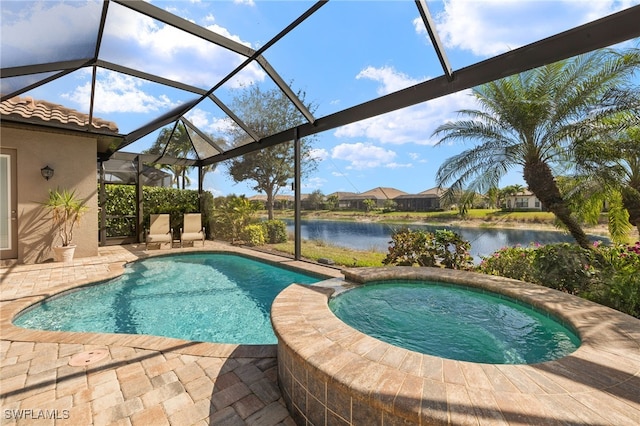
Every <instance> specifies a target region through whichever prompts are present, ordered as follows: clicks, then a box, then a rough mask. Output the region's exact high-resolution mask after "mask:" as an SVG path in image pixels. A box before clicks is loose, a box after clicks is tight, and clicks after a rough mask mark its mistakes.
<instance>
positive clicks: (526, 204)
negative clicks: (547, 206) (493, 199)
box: [505, 191, 543, 211]
mask: <svg viewBox="0 0 640 426" xmlns="http://www.w3.org/2000/svg"><path fill="white" fill-rule="evenodd" d="M505 204H506V207H507V209H508V210H540V211H542V210H543V206H542V203H541V202H540V200H538V198H537V197H536V196H535V195H533V193H532V192H531V191H522V192H518V193H517V194H514V195H509V196H508V197H506V199H505Z"/></svg>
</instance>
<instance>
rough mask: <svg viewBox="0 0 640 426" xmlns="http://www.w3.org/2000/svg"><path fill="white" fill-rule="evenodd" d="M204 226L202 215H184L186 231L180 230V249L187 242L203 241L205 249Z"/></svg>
mask: <svg viewBox="0 0 640 426" xmlns="http://www.w3.org/2000/svg"><path fill="white" fill-rule="evenodd" d="M204 237H205V233H204V226H202V215H201V214H200V213H185V214H184V229H183V228H180V247H182V244H183V243H184V242H185V241H202V247H204Z"/></svg>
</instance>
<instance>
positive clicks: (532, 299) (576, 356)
mask: <svg viewBox="0 0 640 426" xmlns="http://www.w3.org/2000/svg"><path fill="white" fill-rule="evenodd" d="M344 274H345V277H346V281H341V280H329V281H325V282H322V283H319V284H316V285H313V286H310V287H303V286H298V285H292V286H290V287H288V288H287V289H285V290H284V291H283V292H282V293H280V295H278V296H277V298H276V300H275V301H274V304H273V308H272V322H273V326H274V330H275V333H276V336H277V337H278V375H279V380H280V387H281V390H282V394H283V397H284V399H285V401H286V402H287V405H288V407H289V411H290V412H291V415H292V417H293V418H294V419H295V420H296V421H297V422H298V424H308V423H307V422H310V423H312V424H330V425H331V424H367V425H375V424H378V425H382V424H396V423H410V424H462V423H474V424H475V423H481V424H482V423H500V422H503V423H511V422H513V423H525V424H545V423H554V422H569V423H571V422H573V423H576V424H583V423H585V422H586V423H593V422H595V423H598V424H634V422H635V421H636V420H637V418H639V417H638V416H640V401H639V400H638V395H640V380H639V379H638V377H639V376H640V355H639V354H640V320H637V319H635V318H632V317H630V316H627V315H624V314H622V313H620V312H617V311H614V310H612V309H609V308H606V307H603V306H600V305H597V304H594V303H591V302H588V301H586V300H582V299H579V298H576V297H573V296H570V295H567V294H564V293H560V292H558V291H555V290H552V289H548V288H544V287H540V286H535V285H532V284H527V283H523V282H519V281H515V280H509V279H505V278H500V277H493V276H488V275H482V274H475V273H469V272H462V271H452V270H443V269H433V268H411V267H389V268H361V269H351V270H346V271H344ZM384 280H419V281H436V282H446V283H453V284H459V285H465V286H469V287H473V288H476V289H484V290H488V291H491V292H494V293H497V294H501V295H505V296H508V297H510V298H513V299H515V300H519V301H522V302H524V303H526V304H529V305H531V306H534V307H535V308H537V309H539V310H541V311H543V312H548V313H550V314H551V315H553V316H555V317H557V318H559V319H560V320H561V321H563V322H565V323H566V324H567V325H568V326H569V327H570V328H572V329H573V330H575V331H576V333H577V334H578V335H579V337H580V339H581V345H580V347H579V348H578V349H577V350H575V351H574V352H572V353H570V354H569V355H567V356H565V357H562V358H559V359H556V360H553V361H547V362H542V363H537V364H517V365H507V364H488V363H476V362H467V361H458V360H452V359H447V358H441V357H437V356H433V355H428V354H422V353H419V352H415V351H412V350H408V349H403V348H400V347H398V346H394V345H391V344H389V343H386V342H383V341H381V340H378V339H376V338H373V337H371V336H369V335H367V334H364V333H362V332H360V331H357V330H355V329H353V328H351V327H350V326H348V325H346V324H345V323H344V322H342V321H341V320H339V319H338V318H337V317H336V316H335V315H334V314H333V313H332V312H331V310H330V309H329V306H328V301H329V298H330V296H331V295H332V294H334V293H340V292H342V291H344V290H345V289H347V288H351V287H352V286H354V285H359V284H361V283H366V282H371V281H384Z"/></svg>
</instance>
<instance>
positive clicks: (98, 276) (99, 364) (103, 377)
mask: <svg viewBox="0 0 640 426" xmlns="http://www.w3.org/2000/svg"><path fill="white" fill-rule="evenodd" d="M204 249H205V250H225V251H229V250H231V251H242V249H240V248H234V247H229V246H226V245H221V244H218V243H215V242H210V241H207V243H206V246H205V248H204ZM191 250H202V249H201V248H197V249H196V248H187V249H172V250H171V251H172V252H174V251H175V252H178V251H191ZM167 252H169V250H149V251H148V252H147V251H144V250H143V247H137V246H116V247H105V248H101V249H100V256H99V257H96V258H85V259H77V260H75V261H74V263H73V264H72V265H62V264H59V263H48V264H39V265H18V266H13V267H8V268H3V269H1V270H0V273H1V278H2V284H1V287H0V290H1V301H0V309H1V312H0V314H1V315H0V326H1V332H2V336H1V340H0V365H1V367H0V380H1V381H0V406H2V413H1V414H0V417H1V419H2V420H0V423H1V424H3V425H11V424H18V425H23V424H24V425H26V424H37V425H46V424H71V425H90V424H94V425H164V424H167V425H168V424H171V425H205V424H212V425H234V426H235V425H245V424H246V425H265V426H268V425H294V424H295V423H294V422H293V420H292V419H291V417H290V416H289V412H288V411H287V408H286V406H285V404H284V402H283V400H282V397H281V395H280V389H279V388H278V384H277V361H276V347H275V345H265V346H239V345H222V344H211V343H194V342H188V341H182V340H178V339H168V338H160V337H152V336H127V335H114V334H95V333H67V332H46V331H36V330H25V329H21V328H18V327H15V326H13V325H12V324H11V319H12V318H13V317H14V315H15V314H16V313H17V312H19V311H20V310H22V309H24V308H25V307H26V306H28V305H30V304H32V303H33V302H35V301H37V300H40V299H42V298H43V297H46V296H48V295H51V294H55V293H58V292H60V291H63V290H65V289H68V288H73V287H76V286H78V285H82V284H85V283H89V282H94V281H98V280H102V279H105V278H110V277H113V276H117V275H119V274H120V273H121V271H122V265H123V264H124V262H128V261H133V260H136V259H138V258H140V257H145V256H147V255H149V254H151V255H153V254H161V253H162V254H164V253H167ZM252 253H253V255H255V253H254V252H252ZM262 256H263V257H265V258H268V259H269V260H272V261H277V262H287V263H293V264H298V265H299V266H304V267H305V268H306V269H309V268H312V269H314V270H316V272H321V273H324V274H330V275H334V276H338V275H339V272H338V271H336V270H335V269H330V268H324V267H321V266H315V265H310V264H303V263H301V262H294V261H292V260H290V259H286V258H280V257H276V256H271V255H262ZM104 349H106V350H107V351H108V353H107V354H106V355H107V356H106V357H105V358H104V359H102V360H99V361H96V362H92V363H90V364H87V365H83V366H79V367H76V366H72V365H69V362H70V360H71V358H72V357H73V356H74V355H77V354H82V353H85V352H90V351H96V352H98V351H99V350H104Z"/></svg>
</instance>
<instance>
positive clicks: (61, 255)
mask: <svg viewBox="0 0 640 426" xmlns="http://www.w3.org/2000/svg"><path fill="white" fill-rule="evenodd" d="M75 251H76V246H75V244H72V245H68V246H65V247H62V246H58V247H54V248H53V258H54V259H55V261H56V262H65V263H66V262H71V261H73V254H74V253H75Z"/></svg>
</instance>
